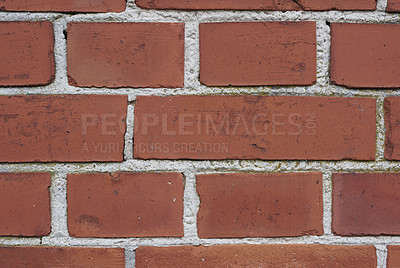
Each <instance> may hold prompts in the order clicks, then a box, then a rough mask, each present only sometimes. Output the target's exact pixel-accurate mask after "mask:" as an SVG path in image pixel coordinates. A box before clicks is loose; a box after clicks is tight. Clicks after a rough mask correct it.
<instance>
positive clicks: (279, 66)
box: [200, 22, 316, 86]
mask: <svg viewBox="0 0 400 268" xmlns="http://www.w3.org/2000/svg"><path fill="white" fill-rule="evenodd" d="M200 80H201V82H202V83H203V84H206V85H208V86H228V85H234V86H256V85H312V84H314V83H315V81H316V24H315V22H239V23H205V24H200Z"/></svg>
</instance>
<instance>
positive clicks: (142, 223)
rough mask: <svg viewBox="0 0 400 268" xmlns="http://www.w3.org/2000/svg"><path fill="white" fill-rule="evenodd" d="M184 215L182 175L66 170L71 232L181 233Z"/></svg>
mask: <svg viewBox="0 0 400 268" xmlns="http://www.w3.org/2000/svg"><path fill="white" fill-rule="evenodd" d="M182 217H183V177H182V175H181V174H177V173H158V174H157V173H112V174H108V173H107V174H75V175H68V230H69V233H70V234H71V236H74V237H149V236H159V237H167V236H175V237H182V236H183V223H182Z"/></svg>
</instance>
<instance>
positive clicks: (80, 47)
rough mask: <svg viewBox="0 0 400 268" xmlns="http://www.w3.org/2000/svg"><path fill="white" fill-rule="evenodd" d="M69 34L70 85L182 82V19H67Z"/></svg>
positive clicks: (177, 84) (153, 85) (171, 84)
mask: <svg viewBox="0 0 400 268" xmlns="http://www.w3.org/2000/svg"><path fill="white" fill-rule="evenodd" d="M67 39H68V79H69V84H70V85H73V86H79V87H112V88H117V87H151V88H157V87H169V88H174V87H183V77H184V24H182V23H70V24H68V38H67Z"/></svg>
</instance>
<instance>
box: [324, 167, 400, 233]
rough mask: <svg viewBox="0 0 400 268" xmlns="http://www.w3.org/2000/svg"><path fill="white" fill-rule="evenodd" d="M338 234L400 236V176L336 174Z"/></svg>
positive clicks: (335, 220) (335, 190)
mask: <svg viewBox="0 0 400 268" xmlns="http://www.w3.org/2000/svg"><path fill="white" fill-rule="evenodd" d="M332 195H333V222H332V228H333V231H334V233H335V234H337V235H343V236H353V235H383V234H385V235H386V234H389V235H400V209H399V200H400V174H398V173H393V174H387V173H375V174H350V173H349V174H333V193H332Z"/></svg>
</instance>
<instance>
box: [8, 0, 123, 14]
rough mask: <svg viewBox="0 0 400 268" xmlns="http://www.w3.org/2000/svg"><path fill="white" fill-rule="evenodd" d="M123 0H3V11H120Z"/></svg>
mask: <svg viewBox="0 0 400 268" xmlns="http://www.w3.org/2000/svg"><path fill="white" fill-rule="evenodd" d="M125 6H126V2H125V0H51V1H42V0H4V1H2V2H1V3H0V10H3V11H56V12H122V11H124V10H125Z"/></svg>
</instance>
